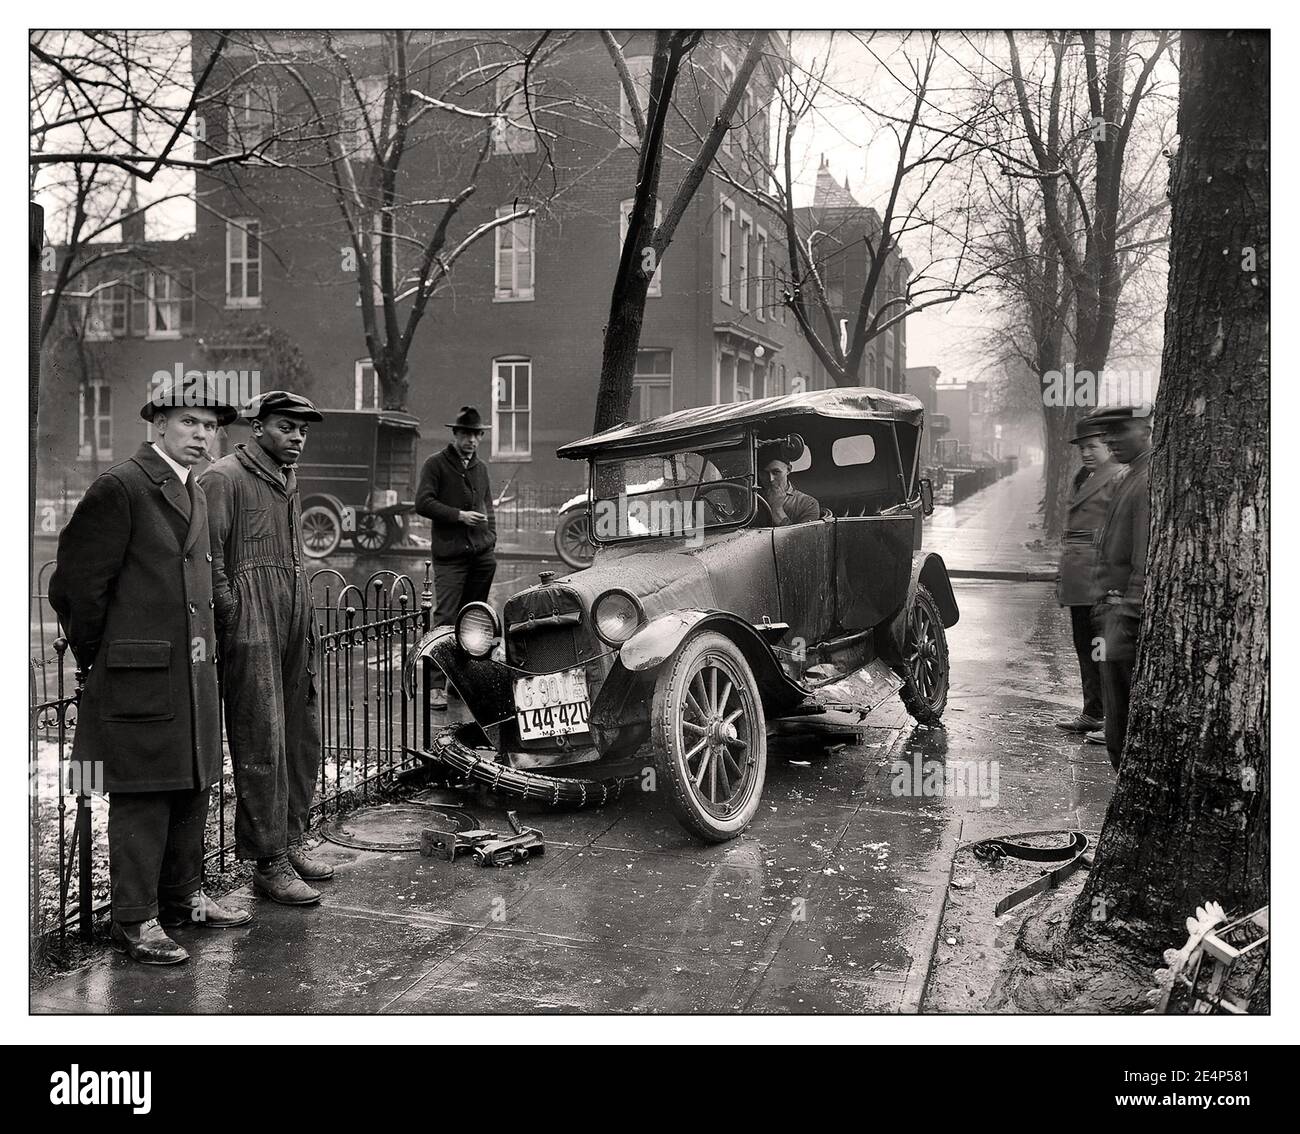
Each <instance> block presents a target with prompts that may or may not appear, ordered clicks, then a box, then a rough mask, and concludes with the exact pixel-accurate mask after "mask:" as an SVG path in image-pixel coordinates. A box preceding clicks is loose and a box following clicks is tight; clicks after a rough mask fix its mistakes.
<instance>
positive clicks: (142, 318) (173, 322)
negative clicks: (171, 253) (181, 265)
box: [131, 269, 194, 339]
mask: <svg viewBox="0 0 1300 1134" xmlns="http://www.w3.org/2000/svg"><path fill="white" fill-rule="evenodd" d="M193 329H194V272H193V271H192V270H189V269H187V270H184V271H176V272H164V271H162V270H160V269H155V270H153V271H150V272H132V273H131V334H133V335H143V336H144V337H145V338H150V339H178V338H180V337H181V335H182V334H184V333H185V332H187V331H192V330H193Z"/></svg>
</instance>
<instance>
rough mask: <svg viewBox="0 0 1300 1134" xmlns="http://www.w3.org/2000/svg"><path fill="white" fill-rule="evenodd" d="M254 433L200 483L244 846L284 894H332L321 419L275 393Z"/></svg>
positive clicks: (271, 887)
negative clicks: (308, 553)
mask: <svg viewBox="0 0 1300 1134" xmlns="http://www.w3.org/2000/svg"><path fill="white" fill-rule="evenodd" d="M243 414H244V417H245V418H247V419H248V420H249V421H250V424H251V428H252V433H253V436H252V440H250V441H248V442H246V443H244V444H241V445H236V446H235V450H234V452H233V453H229V454H227V455H226V456H224V457H222V458H221V459H220V460H219V461H216V462H215V463H214V464H213V465H212V466H211V467H210V468H209V469H208V470H207V471H206V472H205V473H204V474H203V477H202V479H201V481H200V484H201V486H202V488H203V491H204V493H205V494H206V495H207V501H208V513H209V527H210V529H211V541H212V559H213V563H212V567H213V572H212V573H213V579H214V587H215V592H216V594H215V597H216V604H217V607H216V609H217V628H218V632H219V635H220V641H221V654H222V666H221V681H222V695H223V696H224V697H225V702H226V734H227V737H228V739H229V742H230V754H231V758H232V760H233V761H234V765H235V793H236V796H237V803H236V805H235V853H236V855H237V856H238V857H239V858H242V859H252V860H255V861H256V863H257V869H256V871H255V872H254V874H253V886H254V888H255V889H256V890H258V891H259V892H260V893H262V894H265V895H266V896H267V897H269V898H271V899H272V900H273V901H276V902H280V903H282V904H284V905H292V906H306V905H312V904H314V903H316V902H319V901H320V891H319V890H317V889H315V888H314V887H312V886H309V885H307V882H306V881H304V879H310V880H312V881H315V880H319V879H322V878H328V877H330V875H332V874H333V873H334V868H333V867H332V866H330V865H329V863H327V862H324V861H321V860H319V859H315V858H312V857H311V856H310V855H309V854H308V853H307V852H306V850H305V849H304V848H303V845H302V843H303V837H304V836H305V835H306V832H307V826H308V820H309V817H310V813H311V801H312V793H313V790H314V788H315V784H316V776H317V774H318V772H319V769H320V752H321V742H320V718H319V712H320V707H319V702H318V700H317V689H316V680H315V667H316V659H317V657H318V655H319V633H318V631H317V628H316V619H315V616H314V614H313V612H312V606H311V593H310V588H309V586H308V581H307V573H306V570H305V568H304V567H303V553H302V538H301V519H302V512H301V507H300V504H299V499H298V478H297V472H296V471H295V467H294V466H295V465H296V464H297V463H298V458H299V457H300V456H301V455H302V450H303V446H304V445H305V444H306V441H307V428H308V425H309V423H311V422H314V421H321V420H323V418H322V415H321V413H320V411H319V410H317V409H316V407H315V406H314V405H312V403H311V402H309V401H308V400H307V399H306V398H304V397H302V396H301V395H299V394H293V393H290V392H288V391H285V390H271V391H269V392H267V393H265V394H262V395H260V396H259V397H257V398H254V399H253V400H252V402H250V403H249V405H248V406H246V407H245V409H244V411H243Z"/></svg>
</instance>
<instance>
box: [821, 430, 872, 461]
mask: <svg viewBox="0 0 1300 1134" xmlns="http://www.w3.org/2000/svg"><path fill="white" fill-rule="evenodd" d="M875 459H876V441H875V438H873V437H872V436H871V435H870V434H868V433H858V434H854V435H853V436H851V437H837V438H835V440H834V441H833V442H832V443H831V460H832V461H833V462H834V463H835V464H836V465H837V466H838V467H839V468H847V467H848V466H850V465H869V464H871V462H872V461H874V460H875Z"/></svg>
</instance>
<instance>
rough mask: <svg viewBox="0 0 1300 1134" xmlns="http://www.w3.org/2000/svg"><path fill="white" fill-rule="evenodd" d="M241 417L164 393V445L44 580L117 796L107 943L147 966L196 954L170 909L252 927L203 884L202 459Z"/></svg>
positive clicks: (158, 423)
mask: <svg viewBox="0 0 1300 1134" xmlns="http://www.w3.org/2000/svg"><path fill="white" fill-rule="evenodd" d="M236 413H237V411H236V410H235V409H234V408H233V407H232V406H228V405H226V404H225V403H224V401H223V400H222V399H221V398H220V397H218V396H217V394H216V393H215V392H214V391H213V390H212V389H211V388H210V387H207V386H206V385H198V384H195V385H184V384H183V383H182V384H177V383H170V384H167V385H165V386H163V387H161V388H160V389H159V390H158V391H157V392H156V393H155V396H154V398H152V399H151V400H150V401H149V402H147V403H146V404H145V405H144V407H143V408H142V409H141V411H140V416H141V417H142V418H144V420H145V421H148V422H150V423H151V424H152V425H153V427H154V430H155V432H156V434H157V437H158V440H157V441H155V442H152V443H148V442H146V443H145V444H143V445H141V446H140V448H139V449H138V450H137V451H136V453H135V455H134V456H133V457H131V458H130V459H129V460H126V461H123V462H122V463H121V464H118V465H114V466H113V467H112V468H111V469H109V470H108V471H107V472H105V473H103V474H102V475H100V476H99V477H98V478H97V479H96V480H95V482H94V483H93V484H92V485H91V486H90V488H89V489H88V490H87V492H86V495H85V496H84V497H83V498H82V501H81V503H80V504H78V505H77V509H76V511H75V512H74V513H73V514H72V519H70V520H69V521H68V525H67V527H65V528H64V529H63V532H62V533H61V534H60V536H59V550H58V561H57V566H56V567H55V570H54V574H53V576H52V577H51V579H50V604H51V605H52V606H53V607H54V609H55V611H56V613H57V614H58V616H59V623H60V625H61V626H62V627H63V632H64V634H65V635H66V636H67V639H68V642H69V643H70V644H71V646H72V651H73V655H74V656H75V657H76V659H77V665H78V667H79V668H80V669H81V670H82V672H83V673H85V674H86V680H85V688H84V689H83V690H82V693H81V700H80V704H79V705H78V712H77V730H76V735H75V738H74V740H73V746H72V754H73V758H74V759H75V760H77V761H79V762H81V763H82V764H83V766H84V765H86V764H88V763H91V762H94V763H97V764H99V765H100V766H101V767H102V769H103V777H102V782H103V785H104V788H105V790H106V791H107V792H108V796H109V802H108V859H109V870H110V874H111V885H112V905H113V929H112V939H113V945H114V947H115V948H116V949H117V950H118V951H119V952H125V953H127V954H129V955H130V956H131V958H132V959H134V960H136V961H140V962H143V963H145V964H154V965H169V964H176V963H177V962H179V961H183V960H185V959H186V957H188V956H189V954H188V953H187V952H186V951H185V950H184V949H183V948H182V947H181V946H180V945H179V944H177V943H176V942H175V941H173V940H172V939H171V937H169V936H168V935H167V933H166V931H165V930H164V929H163V926H162V924H161V923H160V920H159V918H160V916H161V918H162V920H163V922H165V923H166V924H167V925H168V926H176V925H182V924H194V925H204V926H208V927H212V928H224V927H229V926H235V925H243V924H245V923H246V922H248V921H249V920H250V915H249V914H248V912H247V911H246V910H239V909H235V908H233V907H226V906H223V905H220V904H218V903H217V902H214V901H213V900H212V899H211V898H209V897H208V896H207V895H206V894H205V893H204V892H203V889H202V880H203V838H204V831H205V827H206V824H207V816H208V797H209V794H210V789H211V787H212V785H213V784H215V783H216V782H217V781H218V780H219V779H220V778H221V709H220V705H219V702H218V698H217V669H216V664H215V663H216V660H217V649H216V640H215V638H216V634H215V629H214V626H213V617H212V615H213V596H212V557H211V555H210V554H209V553H208V515H207V508H206V507H205V504H204V498H203V493H202V492H199V491H197V490H196V488H195V485H194V475H193V467H194V465H195V464H196V463H198V462H199V461H200V460H202V459H203V457H204V454H205V453H206V452H207V449H208V445H209V443H210V442H211V440H212V438H213V436H214V435H215V433H216V430H217V428H218V426H220V425H226V424H228V423H229V422H231V421H233V420H234V418H235V416H236ZM160 903H161V907H160Z"/></svg>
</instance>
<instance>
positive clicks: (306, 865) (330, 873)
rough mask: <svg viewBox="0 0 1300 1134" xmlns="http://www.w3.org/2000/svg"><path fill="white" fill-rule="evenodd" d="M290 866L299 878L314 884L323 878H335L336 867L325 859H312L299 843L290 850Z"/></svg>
mask: <svg viewBox="0 0 1300 1134" xmlns="http://www.w3.org/2000/svg"><path fill="white" fill-rule="evenodd" d="M288 853H289V865H290V866H292V867H293V868H294V870H295V871H297V873H298V877H299V878H306V879H309V880H310V881H312V882H316V881H319V880H320V879H322V878H333V877H334V867H332V866H331V865H330V864H329V863H328V862H326V861H325V860H324V859H320V858H312V857H311V856H310V855H309V854H308V853H307V852H306V851H305V850H304V849H303V847H302V844H301V843H299V844H297V845H296V846H291V847H290V848H289V852H288Z"/></svg>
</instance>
